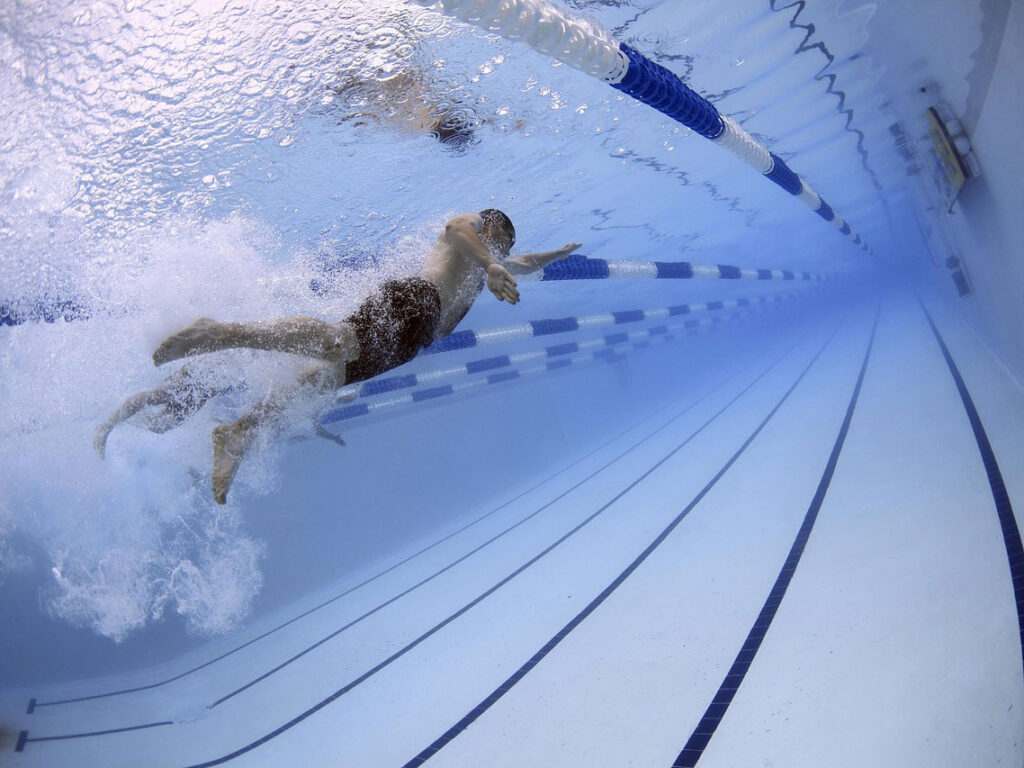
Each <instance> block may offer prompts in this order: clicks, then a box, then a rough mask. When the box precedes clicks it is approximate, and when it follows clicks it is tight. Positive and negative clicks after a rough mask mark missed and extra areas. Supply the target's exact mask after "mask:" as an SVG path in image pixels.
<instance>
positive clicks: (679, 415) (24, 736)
mask: <svg viewBox="0 0 1024 768" xmlns="http://www.w3.org/2000/svg"><path fill="white" fill-rule="evenodd" d="M801 343H802V340H801V341H798V342H797V343H795V344H793V345H792V346H791V347H789V348H788V349H787V350H786V351H785V352H783V353H782V355H781V356H779V357H778V358H777V359H776V360H775V361H774V362H773V363H771V365H769V366H768V367H767V368H766V369H765V370H764V371H762V372H761V373H760V374H759V375H758V376H757V377H756V378H755V379H754V380H753V381H751V382H750V383H749V384H747V385H746V387H744V389H743V390H741V392H740V393H739V394H738V395H736V397H734V398H733V400H731V401H730V402H729V403H728V404H727V405H726V406H725V407H724V408H722V410H720V411H719V412H718V413H716V414H715V415H714V416H712V417H711V419H710V420H709V421H708V422H706V423H705V424H704V425H703V426H701V427H700V428H699V429H698V430H697V432H694V433H693V434H692V435H691V436H690V437H689V438H687V442H688V441H689V440H691V439H692V438H693V437H695V436H696V435H697V434H698V433H699V432H700V431H702V430H703V429H704V428H705V427H706V426H708V424H710V423H711V422H712V421H714V420H715V419H716V418H718V416H719V415H721V414H722V413H723V412H724V411H725V410H726V409H728V408H729V407H731V406H732V405H733V404H734V403H735V402H736V401H737V400H739V398H741V397H742V396H743V395H744V394H746V392H747V391H749V390H750V389H751V388H752V387H753V386H754V385H755V384H756V383H757V382H758V381H760V380H761V379H762V378H763V377H764V376H766V375H767V374H768V373H769V372H770V371H771V370H773V369H774V368H775V367H776V366H777V365H779V363H781V362H782V361H783V360H784V359H785V358H786V357H787V356H788V355H789V354H790V353H792V352H793V350H795V349H796V348H797V347H798V346H799V345H800V344H801ZM736 375H737V374H736V373H733V374H730V375H729V376H726V377H725V378H724V379H722V380H721V381H720V382H718V383H716V384H715V385H714V386H712V387H711V388H709V389H708V391H707V392H705V393H704V394H703V395H701V396H700V397H699V398H698V399H697V400H695V401H694V402H692V403H691V404H690V405H688V406H686V407H685V408H684V409H683V410H682V411H680V412H679V413H677V414H676V415H675V416H673V417H672V418H671V419H669V420H668V421H667V422H665V423H664V424H662V425H661V426H660V427H658V428H657V429H655V430H654V431H653V432H651V433H649V434H648V435H647V436H646V437H644V438H642V439H641V440H639V441H638V442H636V443H635V444H633V445H632V446H631V447H630V448H628V449H627V450H625V451H624V452H622V453H621V454H619V455H618V456H617V457H616V458H614V459H612V460H611V461H610V462H608V463H607V464H605V465H603V466H602V467H601V468H600V469H598V470H597V471H595V472H593V473H591V474H590V475H588V476H587V477H586V478H584V479H583V480H582V481H580V482H578V483H577V484H576V485H574V486H572V488H570V489H569V490H568V491H566V492H564V493H562V494H561V495H559V496H558V497H556V498H555V499H552V500H551V501H549V502H547V503H546V504H545V505H544V506H542V507H541V508H540V509H538V510H537V511H535V512H533V513H531V514H530V515H529V516H528V517H527V518H524V519H523V520H520V521H519V522H518V523H516V524H514V525H513V526H511V527H510V528H508V529H506V530H505V531H503V532H502V533H500V534H498V535H497V536H495V537H493V538H492V539H491V540H490V541H488V542H486V543H485V544H484V545H481V546H480V547H477V548H476V549H474V550H473V551H472V552H470V553H469V554H467V555H465V556H463V557H462V558H460V559H459V560H457V561H456V562H455V563H452V564H451V565H449V566H447V567H446V568H444V569H442V570H441V571H438V572H437V573H435V574H434V576H437V575H440V574H441V573H443V572H444V571H446V570H448V569H449V568H451V567H452V566H454V565H455V564H457V563H458V562H461V561H462V560H464V559H466V557H468V556H469V555H471V554H473V553H474V552H476V551H477V550H479V549H481V548H482V547H483V546H486V545H487V544H489V543H491V542H493V541H494V540H495V539H497V538H499V537H501V536H503V535H504V534H505V533H508V532H509V531H510V530H512V528H515V527H517V526H518V525H520V524H522V523H523V522H525V521H526V520H527V519H529V518H530V517H533V516H534V515H536V514H537V513H539V512H540V511H542V510H543V509H545V508H547V507H549V506H551V505H552V504H554V503H555V502H557V501H558V500H559V499H561V498H563V497H564V496H566V495H567V494H568V493H570V492H571V491H573V490H575V489H576V488H578V487H580V486H581V485H583V483H585V482H587V481H589V480H590V479H592V478H593V477H595V476H596V475H598V474H600V473H601V472H603V471H604V470H605V469H607V468H608V467H609V466H611V465H612V464H613V463H615V462H616V461H618V460H619V459H621V458H622V457H624V456H625V455H626V454H628V453H630V452H631V451H633V450H635V449H636V448H637V447H639V446H640V445H641V444H643V443H644V442H646V441H647V440H649V439H650V438H652V437H654V436H655V435H656V434H658V433H659V432H661V431H662V430H664V429H666V428H668V427H669V426H670V425H671V424H672V423H674V422H675V421H677V420H678V419H680V418H682V416H684V415H685V414H686V413H687V412H689V411H690V410H691V409H693V408H694V407H696V406H697V405H698V404H700V403H701V402H703V401H704V400H705V399H706V398H707V397H708V396H710V395H711V394H712V393H714V392H715V391H717V390H718V388H720V387H721V386H722V385H724V384H726V383H728V382H729V381H731V380H732V379H734V378H735V377H736ZM662 410H665V408H659V409H657V410H656V411H655V414H657V413H658V412H660V411H662ZM650 418H652V417H651V416H647V417H645V418H643V419H641V420H640V421H639V422H637V423H636V424H634V425H633V426H631V427H629V428H628V429H626V430H625V431H623V432H621V433H620V434H619V435H618V436H617V437H616V438H613V440H611V441H609V442H608V443H605V445H604V446H602V447H601V448H604V447H605V446H607V445H609V444H610V443H611V442H614V441H615V440H618V439H619V438H621V437H622V436H623V435H625V434H627V433H628V432H629V431H631V430H632V429H634V428H636V426H638V425H639V424H642V423H643V422H645V421H648V420H649V419H650ZM684 444H685V443H684ZM680 447H682V446H680ZM601 448H599V449H597V450H595V451H593V452H592V453H591V454H588V456H590V455H593V453H596V452H597V451H599V450H601ZM676 450H678V448H677V449H676ZM584 458H587V457H584ZM582 460H583V459H580V460H579V461H582ZM579 461H577V462H575V463H579ZM571 466H574V465H570V467H571ZM566 469H568V467H567V468H566ZM564 471H565V470H562V472H564ZM559 474H560V473H559ZM549 479H550V478H549ZM641 479H642V478H641ZM545 482H547V481H545ZM636 482H639V480H638V481H636ZM541 484H543V483H541ZM634 485H635V483H634ZM535 487H537V486H535ZM630 487H632V486H630ZM531 490H532V489H531ZM627 490H628V489H627ZM526 493H529V491H527V492H526ZM623 493H625V491H624V492H623ZM522 495H525V494H520V496H522ZM620 495H621V494H620ZM516 498H520V497H519V496H517V497H516ZM514 500H515V499H513V500H512V501H514ZM612 501H615V499H613V500H612ZM509 503H511V501H509V502H506V504H509ZM611 503H612V502H609V504H608V505H610V504H611ZM608 505H606V506H608ZM499 509H500V507H499ZM495 511H497V510H492V512H490V513H488V514H493V512H495ZM601 511H603V508H602V510H599V511H598V512H597V513H595V514H594V515H592V516H591V517H590V518H588V519H587V520H585V521H584V522H583V523H581V524H580V525H578V526H577V527H576V528H575V529H573V530H572V531H570V532H569V533H568V534H566V535H565V536H563V537H562V539H560V540H559V541H557V542H556V543H555V544H554V545H552V546H551V547H549V548H548V549H547V550H545V551H544V552H542V553H541V554H540V555H538V556H536V557H535V558H534V559H533V560H531V561H530V562H529V563H527V564H526V565H525V566H522V567H521V568H520V569H519V570H517V571H516V572H515V573H513V574H512V576H509V577H507V578H506V579H505V580H504V581H502V582H501V583H499V584H498V585H496V586H495V587H493V588H492V589H490V590H489V591H488V592H487V593H485V594H484V595H482V596H480V597H478V598H477V599H476V600H475V601H474V602H473V603H472V604H470V605H469V606H465V607H463V609H462V610H461V611H460V612H459V614H456V615H453V616H450V617H449V618H448V619H447V620H446V621H445V622H444V623H445V624H446V623H448V622H450V621H452V620H453V619H454V618H456V617H457V615H460V614H461V613H464V612H465V611H466V610H468V609H469V608H470V607H472V605H475V604H476V603H477V602H480V601H481V600H482V599H483V598H484V597H486V596H487V595H489V594H490V593H491V592H493V591H495V590H496V589H498V587H500V586H501V585H502V584H504V583H505V582H506V581H509V580H510V579H511V578H513V577H514V576H515V575H518V573H520V572H521V571H523V570H525V569H526V568H527V567H528V566H529V565H532V564H533V563H534V562H536V561H537V560H539V559H540V558H541V557H543V556H544V555H545V554H547V552H549V551H550V550H551V549H554V547H555V546H557V545H558V544H560V543H562V541H564V540H565V539H567V538H568V537H569V536H571V535H572V534H573V533H575V532H576V531H577V530H579V528H582V527H583V526H584V525H586V523H588V522H590V520H591V519H593V518H594V517H596V516H597V514H599V513H600V512H601ZM480 519H481V520H482V519H483V518H480ZM476 522H479V520H478V521H476ZM473 524H475V523H470V525H473ZM466 527H468V526H466ZM461 530H464V529H461ZM452 535H454V534H452ZM449 538H450V537H449ZM442 541H443V540H442ZM438 543H440V542H438ZM432 546H434V545H432ZM428 549H429V547H428ZM423 551H426V550H423ZM403 562H404V561H403ZM393 567H397V566H393ZM378 575H383V574H378ZM374 578H376V577H374ZM431 578H434V577H433V576H432V577H430V578H428V579H425V580H424V581H423V582H421V584H423V583H426V581H429V580H430V579H431ZM364 583H365V582H364ZM417 586H419V585H417ZM353 589H356V587H353ZM349 591H352V590H349ZM410 591H411V589H409V590H406V591H405V592H403V593H402V594H400V595H398V596H397V597H394V598H392V599H390V600H388V601H387V603H384V604H383V605H381V606H378V607H377V608H376V609H374V610H372V611H370V612H368V613H367V614H364V616H362V617H360V619H357V620H356V621H353V622H351V623H350V624H349V625H347V626H351V625H352V624H355V623H356V622H357V621H361V620H362V619H363V618H366V617H367V616H369V615H370V614H372V613H375V612H376V611H377V610H379V609H380V608H383V607H384V605H387V604H389V603H391V602H394V600H396V599H398V597H401V596H402V595H404V594H406V593H408V592H410ZM346 594H347V593H346ZM340 596H341V595H339V597H340ZM332 599H337V598H332ZM328 602H330V601H328ZM325 604H326V603H325ZM314 610H315V609H314ZM307 613H309V611H307ZM303 615H305V614H303ZM296 618H301V617H296ZM292 621H295V619H292ZM289 623H290V622H289ZM282 626H284V625H282ZM347 626H346V627H343V628H342V629H346V628H347ZM442 626H443V624H442V625H438V626H437V627H435V628H434V629H433V630H431V631H430V632H429V633H428V634H427V635H424V636H422V637H421V638H419V639H418V640H416V641H415V642H414V644H413V645H411V646H408V647H406V648H405V649H403V650H401V651H399V652H398V653H396V654H395V655H394V656H392V657H391V658H390V659H388V660H386V661H385V662H384V663H382V664H379V665H378V666H377V667H375V668H374V669H373V670H371V671H370V673H367V674H365V675H364V676H363V677H362V678H360V679H359V680H357V681H356V682H355V683H352V684H350V685H349V686H347V688H346V689H343V691H342V693H344V692H347V690H349V689H351V688H354V687H355V686H356V685H358V684H359V683H360V682H362V681H363V679H365V678H368V677H370V676H371V675H372V674H374V673H375V672H376V671H379V669H382V668H383V667H384V666H387V664H389V663H390V662H391V661H393V660H395V659H397V658H398V657H399V656H401V655H403V654H404V653H405V652H406V651H408V650H411V648H412V647H414V645H417V644H419V642H421V641H422V640H425V639H426V637H428V636H429V635H430V634H433V633H434V632H436V631H437V630H438V629H440V628H441V627H442ZM271 631H275V630H271ZM340 631H342V630H338V631H337V632H335V633H333V635H337V634H338V632H340ZM266 634H270V633H269V632H268V633H266ZM333 635H332V636H333ZM257 639H259V638H257ZM252 642H255V640H252V641H249V643H247V644H251V643H252ZM321 642H323V641H321ZM319 644H320V643H317V645H319ZM242 647H244V646H239V648H238V649H236V650H239V649H241V648H242ZM308 650H310V649H307V651H308ZM225 655H228V654H225ZM300 655H301V654H300ZM292 660H294V659H292ZM214 661H216V659H215V660H214ZM210 663H212V662H207V664H206V665H203V666H207V665H208V664H210ZM287 663H290V662H287ZM282 666H284V665H283V664H282V665H279V667H278V668H277V669H280V667H282ZM197 669H198V668H197ZM273 671H276V669H275V670H272V672H273ZM269 674H271V673H267V674H266V675H263V676H262V677H261V678H260V679H262V678H265V677H267V676H269ZM257 682H258V681H257ZM252 684H253V683H249V684H248V685H246V686H244V688H248V687H249V686H251V685H252ZM153 687H155V686H153ZM244 688H243V689H239V690H237V691H235V692H233V693H232V694H229V696H227V697H224V698H222V699H221V700H219V701H218V702H217V703H220V702H221V701H224V700H226V699H227V698H229V697H230V696H233V695H235V694H236V693H240V692H241V690H244ZM135 690H138V689H135ZM102 695H114V694H101V695H100V696H102ZM340 695H341V693H338V694H337V695H336V696H335V697H334V698H337V696H340ZM100 696H95V697H90V698H100ZM332 700H333V699H332ZM327 703H329V702H321V703H320V705H319V706H318V707H317V709H319V708H320V707H321V706H325V705H326V704H327ZM31 706H32V705H31V704H30V707H31ZM34 706H39V705H38V704H34ZM212 706H215V705H212ZM313 711H315V709H314V710H313ZM309 714H312V712H308V713H306V714H304V715H302V716H300V717H299V718H298V719H296V720H295V721H294V722H291V723H289V724H286V726H285V727H282V728H281V729H278V730H279V731H280V732H283V731H284V730H287V729H288V728H290V727H292V725H295V724H296V723H297V722H299V721H300V720H302V719H305V717H307V716H308V715H309ZM173 724H174V723H173V722H172V721H162V722H158V723H146V724H142V725H135V726H129V727H125V728H120V729H112V730H105V731H93V732H88V733H80V734H66V735H61V736H50V737H38V738H27V734H28V732H27V731H22V732H21V734H20V736H19V741H18V747H17V748H16V751H18V752H20V751H22V750H23V749H24V745H25V743H27V742H30V741H54V740H58V739H68V738H86V737H90V736H100V735H105V734H107V733H118V732H121V731H130V730H139V729H142V728H153V727H157V726H162V725H173ZM273 735H274V736H276V735H277V733H275V734H273ZM272 737H273V736H271V737H269V738H272ZM265 740H268V739H267V738H265V739H264V740H261V742H260V743H263V741H265ZM254 746H258V744H256V745H250V747H249V748H246V749H243V750H242V752H245V751H249V749H251V748H254ZM242 752H238V753H237V754H242ZM235 756H237V755H231V756H229V757H227V758H225V759H223V760H221V761H220V762H224V761H226V760H227V759H232V758H233V757H235ZM216 764H217V763H206V764H204V765H216Z"/></svg>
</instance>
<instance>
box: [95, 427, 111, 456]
mask: <svg viewBox="0 0 1024 768" xmlns="http://www.w3.org/2000/svg"><path fill="white" fill-rule="evenodd" d="M115 423H116V422H115ZM113 430H114V424H111V423H110V422H109V421H105V422H103V423H102V424H100V425H99V426H98V427H97V428H96V434H95V435H93V439H92V445H93V447H94V448H95V449H96V453H98V454H99V455H100V458H101V459H104V458H106V454H107V438H108V437H110V433H111V432H112V431H113Z"/></svg>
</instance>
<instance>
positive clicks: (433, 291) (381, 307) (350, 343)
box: [153, 208, 580, 504]
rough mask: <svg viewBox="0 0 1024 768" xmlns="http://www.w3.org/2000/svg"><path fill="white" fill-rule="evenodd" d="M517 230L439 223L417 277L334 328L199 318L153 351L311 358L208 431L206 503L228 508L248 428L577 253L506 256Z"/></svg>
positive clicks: (352, 377)
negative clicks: (295, 374) (485, 294)
mask: <svg viewBox="0 0 1024 768" xmlns="http://www.w3.org/2000/svg"><path fill="white" fill-rule="evenodd" d="M514 243H515V228H514V227H513V226H512V222H511V221H510V220H509V218H508V216H506V215H505V214H504V213H502V212H501V211H499V210H496V209H494V208H489V209H487V210H485V211H481V212H480V213H463V214H460V215H458V216H455V217H454V218H452V219H451V220H449V221H448V223H447V224H445V227H444V230H443V231H442V232H441V234H440V235H439V236H438V238H437V241H436V242H435V243H434V245H433V247H432V248H431V249H430V252H429V253H428V254H427V258H426V263H425V265H424V267H423V269H422V270H421V271H420V273H419V274H418V275H417V276H415V277H409V278H405V279H402V280H389V281H387V282H386V283H384V284H383V285H381V286H380V287H379V288H378V289H377V290H376V291H375V292H374V293H373V294H371V295H370V296H369V297H368V298H367V299H366V301H364V302H363V304H362V305H361V306H360V307H359V309H357V310H356V311H355V312H354V313H352V314H351V315H349V316H348V317H347V318H345V319H344V320H343V321H342V322H340V323H334V324H331V323H326V322H324V321H322V320H317V319H316V318H312V317H293V318H288V319H285V320H280V321H277V322H274V323H218V322H216V321H213V320H210V319H208V318H202V319H200V320H197V321H196V322H195V323H193V324H192V325H190V326H188V327H187V328H185V329H183V330H181V331H179V332H178V333H175V334H173V335H171V336H169V337H168V338H167V339H166V340H165V341H164V342H163V343H162V344H161V345H160V346H159V347H158V348H157V350H156V352H154V353H153V362H154V363H156V364H157V365H160V364H162V363H165V362H168V361H170V360H176V359H179V358H181V357H186V356H188V355H194V354H202V353H206V352H213V351H217V350H221V349H229V348H236V347H244V348H248V349H261V350H272V351H277V352H289V353H292V354H300V355H305V356H307V357H312V358H315V359H316V360H317V362H315V363H313V364H312V365H310V366H309V367H307V368H306V369H305V370H304V371H303V372H302V373H301V374H300V376H299V380H298V382H297V383H296V384H294V385H291V386H288V387H283V388H279V389H277V390H275V391H273V392H272V393H271V394H270V396H269V397H268V398H267V399H266V400H265V401H264V402H263V403H260V404H259V405H257V406H256V407H255V408H253V409H252V410H251V411H250V412H249V413H247V414H246V415H245V416H243V417H242V418H241V419H239V420H238V421H236V422H234V423H233V424H226V425H223V426H220V427H217V428H216V429H214V431H213V483H212V485H213V496H214V499H215V500H216V501H217V503H218V504H224V503H225V502H226V501H227V494H228V491H229V490H230V488H231V483H232V481H233V480H234V477H235V474H236V473H237V471H238V467H239V466H240V464H241V462H242V459H243V458H244V456H245V454H246V452H247V451H248V450H249V449H250V448H251V447H252V444H253V442H255V435H256V430H257V429H258V428H260V427H261V426H263V425H264V424H267V423H273V422H274V421H279V420H280V418H281V416H282V414H283V413H284V411H285V410H286V408H287V407H288V406H289V405H290V404H291V403H292V402H293V401H295V400H296V399H297V398H299V397H300V396H301V397H309V396H312V395H318V394H326V393H328V392H332V391H334V390H337V389H338V388H340V387H341V386H343V385H345V384H352V383H354V382H357V381H364V380H366V379H369V378H371V377H373V376H376V375H378V374H380V373H383V372H384V371H388V370H391V369H392V368H396V367H397V366H399V365H402V364H403V363H406V362H408V361H409V360H412V358H413V357H415V356H416V354H417V353H418V352H419V351H420V349H422V348H423V347H426V346H429V345H430V344H432V343H433V342H434V341H435V340H436V339H439V338H442V337H443V336H447V335H448V334H449V333H451V332H452V331H453V330H454V329H455V327H456V326H457V325H458V324H459V322H460V321H461V320H462V318H463V317H464V316H465V314H466V313H467V312H468V311H469V308H470V307H471V306H472V305H473V302H474V301H475V300H476V297H477V296H478V295H479V294H480V292H481V291H482V290H483V287H484V285H486V286H487V288H488V290H489V291H490V292H491V293H492V294H494V296H495V298H497V299H498V300H499V301H507V302H508V303H509V304H516V303H518V302H519V290H518V289H517V287H516V281H515V280H514V279H513V277H512V275H523V274H529V273H530V272H535V271H537V270H540V269H543V268H544V267H545V266H547V265H548V264H550V263H551V262H553V261H556V260H558V259H562V258H565V257H566V256H568V255H569V254H570V253H572V252H573V251H575V250H576V249H577V248H579V247H580V246H579V243H569V244H567V245H565V246H563V247H562V248H559V249H557V250H554V251H546V252H543V253H531V254H526V255H523V256H517V257H516V258H509V251H510V250H511V248H512V245H513V244H514Z"/></svg>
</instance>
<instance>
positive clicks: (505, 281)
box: [487, 263, 519, 304]
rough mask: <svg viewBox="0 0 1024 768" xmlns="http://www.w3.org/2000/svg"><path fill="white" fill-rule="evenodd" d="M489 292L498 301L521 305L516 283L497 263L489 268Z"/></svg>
mask: <svg viewBox="0 0 1024 768" xmlns="http://www.w3.org/2000/svg"><path fill="white" fill-rule="evenodd" d="M487 290H489V291H490V292H491V293H493V294H494V295H495V297H496V298H497V299H498V301H507V302H508V303H509V304H518V303H519V291H518V289H516V281H515V280H513V279H512V275H510V274H509V271H508V270H507V269H505V268H504V267H503V266H501V264H497V263H495V264H491V265H490V266H489V267H487Z"/></svg>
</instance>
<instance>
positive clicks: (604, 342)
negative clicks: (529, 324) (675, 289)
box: [337, 306, 763, 403]
mask: <svg viewBox="0 0 1024 768" xmlns="http://www.w3.org/2000/svg"><path fill="white" fill-rule="evenodd" d="M759 309H763V307H761V306H759V307H756V308H754V309H748V310H745V311H743V312H738V313H736V314H734V315H733V316H732V318H731V319H735V317H737V316H744V317H746V316H749V315H751V314H753V313H755V312H757V311H758V310H759ZM719 322H721V320H720V319H719V317H718V316H717V315H716V316H714V317H712V318H710V319H705V320H700V319H697V318H691V319H689V320H686V321H685V322H682V323H673V324H671V325H666V324H664V323H662V324H660V325H655V326H650V327H648V328H642V329H640V330H636V331H632V332H629V333H626V332H622V331H620V332H618V333H609V334H605V335H604V336H600V337H597V338H593V339H587V340H585V341H569V342H563V343H561V344H552V345H549V346H546V347H542V348H540V349H531V350H527V351H525V352H516V353H512V354H506V355H495V356H493V357H484V358H479V359H477V360H470V361H469V362H467V363H462V364H460V365H454V366H451V367H449V368H441V369H438V370H433V371H423V372H421V373H407V374H403V375H399V376H378V377H377V378H374V379H370V380H369V381H367V382H365V383H360V384H350V385H348V386H346V387H342V388H341V389H340V390H338V400H337V402H338V403H347V402H349V401H351V400H353V399H355V398H356V397H359V398H366V397H377V396H380V395H386V394H389V393H391V392H397V391H400V390H403V389H412V388H414V387H418V386H421V385H424V384H431V385H436V384H437V383H438V382H439V381H444V380H447V379H451V378H458V377H462V376H467V375H470V376H471V375H473V374H477V373H485V372H488V371H497V370H503V369H505V368H512V367H515V366H520V365H525V364H527V363H533V362H538V361H540V360H550V359H553V358H558V357H563V356H565V355H571V354H574V353H577V352H589V351H591V350H596V349H601V348H604V347H610V346H614V345H615V344H625V343H632V342H637V341H643V340H644V339H649V338H653V337H655V336H661V335H664V334H668V333H675V332H678V331H688V330H693V329H697V328H700V327H706V326H708V325H714V324H717V323H719Z"/></svg>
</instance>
